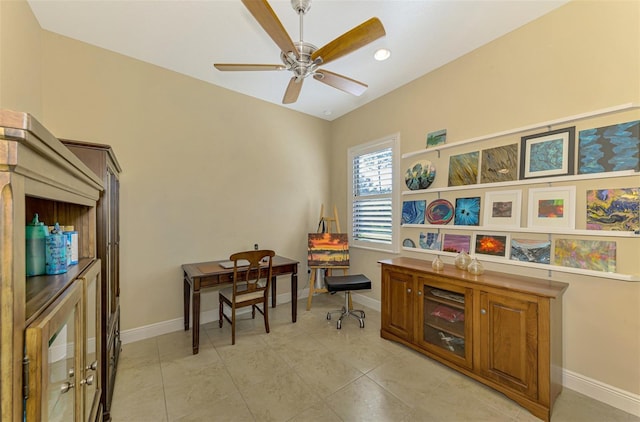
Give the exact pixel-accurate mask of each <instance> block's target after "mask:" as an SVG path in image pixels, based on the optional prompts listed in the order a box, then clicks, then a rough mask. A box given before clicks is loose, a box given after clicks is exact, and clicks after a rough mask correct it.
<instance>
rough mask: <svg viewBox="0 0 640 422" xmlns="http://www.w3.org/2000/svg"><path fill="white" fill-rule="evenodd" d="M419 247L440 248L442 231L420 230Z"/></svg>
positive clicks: (437, 249)
mask: <svg viewBox="0 0 640 422" xmlns="http://www.w3.org/2000/svg"><path fill="white" fill-rule="evenodd" d="M420 247H421V248H422V249H431V250H436V251H439V250H440V249H442V233H430V232H420Z"/></svg>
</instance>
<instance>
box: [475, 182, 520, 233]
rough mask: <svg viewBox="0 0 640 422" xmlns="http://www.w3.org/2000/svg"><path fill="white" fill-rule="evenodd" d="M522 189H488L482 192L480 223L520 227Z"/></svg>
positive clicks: (501, 226) (488, 225)
mask: <svg viewBox="0 0 640 422" xmlns="http://www.w3.org/2000/svg"><path fill="white" fill-rule="evenodd" d="M521 208H522V190H519V189H518V190H503V191H490V192H486V193H485V194H484V209H483V213H482V225H483V226H485V227H500V228H514V229H515V228H520V223H521V214H522V212H521Z"/></svg>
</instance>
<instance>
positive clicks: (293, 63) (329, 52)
mask: <svg viewBox="0 0 640 422" xmlns="http://www.w3.org/2000/svg"><path fill="white" fill-rule="evenodd" d="M242 3H243V4H244V5H245V7H246V8H247V9H248V10H249V12H250V13H251V14H252V15H253V17H254V18H255V19H256V20H257V21H258V23H259V24H260V26H262V29H264V30H265V31H266V32H267V34H268V35H269V36H270V37H271V39H272V40H273V41H274V42H275V43H276V45H277V46H278V47H279V48H280V51H281V53H280V59H281V60H282V63H283V64H234V63H215V64H214V66H215V68H216V69H218V70H222V71H247V70H249V71H265V70H266V71H272V70H289V71H291V72H292V73H293V77H292V78H291V80H290V81H289V85H288V86H287V90H286V91H285V93H284V97H283V99H282V103H283V104H291V103H295V102H296V101H297V99H298V96H299V95H300V90H301V89H302V82H303V81H304V79H305V78H306V77H307V76H312V77H313V78H314V79H315V80H318V81H320V82H323V83H325V84H327V85H329V86H332V87H334V88H337V89H339V90H342V91H344V92H347V93H349V94H353V95H356V96H359V95H362V93H363V92H364V91H365V90H366V89H367V84H364V83H362V82H359V81H356V80H354V79H351V78H348V77H346V76H342V75H339V74H337V73H333V72H329V71H328V70H324V69H320V68H319V67H320V66H321V65H324V64H326V63H329V62H330V61H333V60H335V59H338V58H340V57H342V56H345V55H347V54H349V53H351V52H353V51H355V50H357V49H359V48H361V47H363V46H365V45H367V44H369V43H371V42H373V41H375V40H377V39H378V38H380V37H383V36H384V35H385V31H384V27H383V26H382V23H381V22H380V20H379V19H378V18H371V19H369V20H367V21H365V22H363V23H362V24H360V25H358V26H356V27H355V28H353V29H351V30H350V31H347V32H345V33H344V34H342V35H340V36H339V37H338V38H336V39H334V40H333V41H331V42H329V43H328V44H326V45H325V46H323V47H321V48H317V47H316V46H314V45H313V44H310V43H308V42H305V41H304V40H303V38H302V30H303V17H304V15H305V14H306V13H307V12H308V11H309V9H310V8H311V0H291V6H292V7H293V10H295V11H296V13H298V15H299V16H300V41H298V42H293V41H292V40H291V37H289V34H287V31H286V30H285V29H284V26H282V23H281V22H280V20H279V19H278V16H276V14H275V12H274V11H273V9H272V8H271V6H270V5H269V3H268V2H267V0H242Z"/></svg>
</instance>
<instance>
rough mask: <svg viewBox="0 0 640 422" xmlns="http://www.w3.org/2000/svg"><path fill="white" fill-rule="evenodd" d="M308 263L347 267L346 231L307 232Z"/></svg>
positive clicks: (317, 265)
mask: <svg viewBox="0 0 640 422" xmlns="http://www.w3.org/2000/svg"><path fill="white" fill-rule="evenodd" d="M308 265H309V267H310V268H313V267H321V268H326V267H348V266H349V241H348V237H347V234H346V233H309V245H308Z"/></svg>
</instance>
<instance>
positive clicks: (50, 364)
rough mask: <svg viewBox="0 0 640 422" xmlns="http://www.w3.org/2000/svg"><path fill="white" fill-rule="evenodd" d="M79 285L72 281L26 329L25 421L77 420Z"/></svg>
mask: <svg viewBox="0 0 640 422" xmlns="http://www.w3.org/2000/svg"><path fill="white" fill-rule="evenodd" d="M81 311H82V286H81V285H80V284H79V283H74V285H72V286H71V287H69V288H68V289H67V291H66V292H65V293H63V294H62V296H60V298H58V299H57V300H56V301H55V302H54V303H53V304H51V306H49V307H48V308H47V310H46V311H45V312H44V313H43V314H42V315H40V316H39V317H38V318H37V319H36V320H35V321H33V322H32V323H31V324H30V325H29V326H28V327H27V330H26V333H25V336H26V351H27V358H28V360H29V372H28V388H29V395H28V398H27V401H26V420H27V421H43V422H55V421H74V420H79V418H78V415H79V414H80V409H81V403H82V398H81V396H80V391H79V390H78V388H76V386H77V385H79V377H80V375H81V373H82V372H81V371H80V370H79V369H80V368H82V366H81V365H82V357H81V355H82V347H81V345H82V343H81V342H82V340H81V329H82V320H81Z"/></svg>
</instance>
